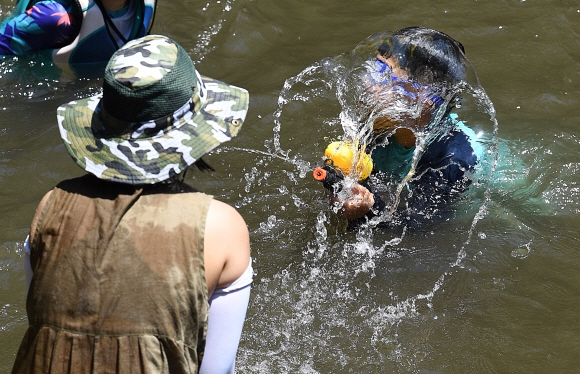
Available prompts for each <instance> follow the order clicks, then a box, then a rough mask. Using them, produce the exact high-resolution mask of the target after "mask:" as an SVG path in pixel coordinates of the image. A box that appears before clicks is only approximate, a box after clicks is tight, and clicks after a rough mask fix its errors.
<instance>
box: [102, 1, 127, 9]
mask: <svg viewBox="0 0 580 374" xmlns="http://www.w3.org/2000/svg"><path fill="white" fill-rule="evenodd" d="M101 1H102V3H103V6H104V7H105V9H107V10H109V11H111V12H115V11H117V10H120V9H123V7H124V6H125V5H127V2H128V0H101Z"/></svg>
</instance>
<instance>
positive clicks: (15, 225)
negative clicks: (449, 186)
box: [0, 0, 580, 373]
mask: <svg viewBox="0 0 580 374" xmlns="http://www.w3.org/2000/svg"><path fill="white" fill-rule="evenodd" d="M13 6H14V3H13V2H12V1H9V0H0V11H1V12H2V16H5V14H6V13H7V12H9V11H10V9H12V7H13ZM579 23H580V5H579V4H578V2H576V1H569V0H544V1H541V2H540V1H535V0H487V1H482V0H469V1H461V2H458V1H450V0H441V1H438V2H432V1H425V0H418V1H415V2H408V1H401V0H392V1H389V2H384V1H371V0H361V1H358V2H352V1H344V0H335V1H323V0H309V1H300V0H289V1H268V0H226V1H224V0H221V1H211V2H197V1H187V0H174V1H171V2H169V1H161V3H160V4H159V7H158V15H157V17H156V22H155V25H154V27H153V32H154V33H158V34H165V35H168V36H170V37H172V38H174V39H175V40H177V41H178V42H179V43H180V44H181V45H182V46H184V48H185V49H186V50H187V51H188V52H189V53H190V55H191V57H192V59H193V60H194V62H196V67H197V68H198V70H199V71H200V72H201V73H202V74H204V75H208V76H211V77H214V78H218V79H221V80H224V81H226V82H229V83H232V84H236V85H238V86H241V87H244V88H246V89H248V90H249V91H250V97H251V102H250V111H249V113H248V117H247V119H246V122H245V124H244V128H243V129H242V131H241V134H240V135H239V137H238V138H236V139H234V140H233V141H232V142H230V143H227V144H225V145H224V146H222V147H221V148H220V149H219V150H218V151H216V152H214V153H213V154H211V155H210V156H208V157H207V161H208V162H209V163H210V164H211V165H212V166H214V167H215V168H216V169H217V172H215V173H213V174H201V173H196V172H194V173H190V174H191V175H190V176H189V182H190V183H192V184H193V185H195V186H196V187H197V188H199V189H201V190H203V191H205V192H207V193H210V194H212V195H214V196H216V197H217V198H219V199H221V200H223V201H225V202H227V203H229V204H232V205H234V206H236V207H237V208H238V209H239V211H240V212H241V214H242V215H243V216H244V217H245V219H246V222H247V224H248V226H249V229H250V232H251V241H252V256H253V258H254V268H255V270H256V275H255V278H254V286H253V290H252V297H251V301H250V307H249V310H248V315H247V320H246V324H245V328H244V333H243V336H242V340H241V343H240V349H239V352H238V361H237V372H239V373H508V372H510V373H530V372H534V373H544V372H555V373H573V372H577V370H578V366H579V365H580V339H579V336H580V322H579V320H578V317H577V315H578V311H579V310H580V272H579V271H578V268H579V266H580V252H579V251H578V249H579V247H580V246H579V234H578V227H580V218H579V217H578V212H579V211H580V175H579V169H580V144H579V143H580V138H579V136H580V129H579V126H578V125H579V124H580V109H579V107H580V35H579V34H580V31H579V28H578V24H579ZM415 25H418V26H425V27H430V28H434V29H437V30H440V31H443V32H445V33H447V34H449V35H451V36H452V37H454V38H455V39H457V40H459V41H461V43H462V44H463V45H464V46H465V49H466V54H467V57H468V58H469V60H470V62H471V63H472V65H473V66H474V68H475V70H476V72H477V75H478V77H479V84H480V85H481V87H483V90H484V92H483V93H484V94H487V98H488V99H489V102H487V101H486V103H487V107H486V106H485V105H484V106H483V107H482V106H479V107H478V106H477V105H476V104H477V100H475V99H473V100H471V101H469V100H468V101H467V102H466V105H464V108H462V109H463V114H461V113H460V114H461V115H462V116H463V118H464V119H467V124H468V125H469V126H471V127H472V128H474V129H476V130H481V131H483V132H485V133H486V134H487V136H488V137H489V143H488V144H489V155H490V160H492V161H491V162H490V167H491V169H490V171H488V172H487V174H485V175H484V178H482V180H481V181H480V182H478V183H476V184H475V185H474V187H473V191H472V193H470V194H468V195H466V196H467V197H466V198H464V199H463V200H462V201H461V202H459V203H458V205H457V207H456V211H455V214H454V215H453V216H452V217H449V218H448V219H446V220H443V221H442V222H437V223H436V224H433V225H427V226H425V227H422V228H419V229H406V228H405V225H399V226H396V227H393V228H390V229H377V228H358V229H354V230H348V229H347V227H346V224H345V222H343V221H341V220H339V219H338V218H336V217H335V215H334V214H333V213H332V212H331V211H330V210H329V208H328V204H327V201H326V199H325V197H324V193H323V191H322V188H321V187H320V185H319V183H318V182H316V181H314V179H313V178H312V177H311V171H312V169H313V168H314V167H316V166H318V165H319V164H320V162H321V155H322V152H323V150H324V148H325V146H326V144H328V142H329V141H331V140H334V139H336V138H337V137H339V136H340V135H341V134H342V133H343V132H344V126H345V122H348V121H347V118H346V117H345V115H344V114H345V112H348V108H345V105H344V103H345V101H343V100H342V101H341V100H339V99H341V98H343V96H341V95H342V94H343V93H344V91H342V90H343V88H341V82H343V80H342V78H341V75H340V72H341V71H342V70H341V69H340V67H341V66H342V65H341V64H342V61H345V60H348V56H349V55H348V54H349V53H350V52H351V51H353V49H354V48H355V47H356V46H357V45H358V44H359V43H360V42H362V41H364V40H365V39H366V38H367V37H369V35H372V34H375V33H377V32H383V31H387V30H396V29H399V28H403V27H406V26H415ZM328 64H330V69H327V70H326V71H325V72H324V73H320V70H319V69H320V66H327V67H328V66H329V65H328ZM332 64H338V65H332ZM333 68H337V69H335V70H332V69H333ZM317 69H318V70H317ZM42 71H43V67H41V66H38V64H35V63H34V62H33V61H27V60H26V58H21V59H19V61H15V60H14V59H7V60H4V61H2V62H1V64H0V75H1V76H2V77H1V78H0V211H1V212H2V214H0V243H1V246H0V347H1V349H0V372H2V373H4V372H8V371H9V369H10V367H11V364H12V362H13V360H14V355H15V352H16V350H17V349H18V345H19V342H20V339H21V338H22V335H23V334H24V331H25V329H26V325H27V321H26V311H25V300H26V295H25V286H24V275H23V265H22V257H23V248H22V240H23V239H24V237H25V236H26V234H27V232H28V226H29V224H30V219H31V217H32V215H33V213H34V209H35V207H36V205H37V204H38V201H39V200H40V198H41V197H42V195H43V194H44V193H45V192H46V191H48V190H49V189H50V188H52V187H53V186H54V185H55V184H56V183H57V182H58V181H60V180H62V179H65V178H69V177H73V176H77V175H81V174H82V170H81V169H79V168H78V167H77V166H76V165H75V164H74V162H72V160H71V159H70V157H69V156H68V154H67V153H66V151H65V149H64V147H63V145H62V142H61V140H60V137H59V134H58V130H57V126H56V116H55V111H56V108H57V107H58V106H59V105H60V104H62V103H65V102H68V101H71V100H73V99H75V98H79V97H86V96H89V95H93V94H95V93H97V92H99V90H100V86H101V83H102V82H101V80H100V79H98V78H97V79H95V78H93V79H81V80H74V79H70V78H67V77H54V76H50V77H49V76H42ZM333 71H337V74H333V73H332V72H333ZM487 98H486V100H487ZM346 102H348V100H347V101H346ZM341 104H343V105H341ZM482 108H483V109H482ZM494 111H495V112H494ZM494 113H495V115H494ZM495 121H497V122H495ZM498 149H499V152H497V150H498ZM224 233H227V228H224Z"/></svg>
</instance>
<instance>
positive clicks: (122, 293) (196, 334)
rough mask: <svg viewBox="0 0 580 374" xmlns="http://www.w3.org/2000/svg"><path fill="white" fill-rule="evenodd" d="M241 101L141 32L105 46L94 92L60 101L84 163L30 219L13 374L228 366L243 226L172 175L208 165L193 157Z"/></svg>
mask: <svg viewBox="0 0 580 374" xmlns="http://www.w3.org/2000/svg"><path fill="white" fill-rule="evenodd" d="M248 104H249V98H248V92H247V91H246V90H244V89H242V88H238V87H235V86H231V85H228V84H226V83H223V82H220V81H217V80H214V79H211V78H208V77H204V76H201V75H200V74H199V73H198V72H197V71H196V69H195V67H194V64H193V62H192V60H191V59H190V57H189V56H188V55H187V53H186V52H185V50H184V49H183V48H182V47H181V46H180V45H178V44H177V43H176V42H174V41H172V40H171V39H169V38H167V37H165V36H159V35H149V36H145V37H143V38H139V39H136V40H133V41H131V42H129V43H127V44H125V45H124V46H123V47H121V48H120V49H119V50H118V51H117V52H115V53H114V55H113V56H112V58H111V60H110V61H109V63H108V64H107V67H106V69H105V75H104V83H103V92H102V94H99V95H96V96H93V97H89V98H86V99H80V100H76V101H73V102H71V103H69V104H65V105H63V106H61V107H59V108H58V111H57V118H58V126H59V129H60V134H61V136H62V139H63V141H64V144H65V147H66V149H67V150H68V152H69V153H70V155H71V156H72V158H73V160H74V161H75V162H76V163H77V164H78V165H79V166H80V167H81V168H83V169H84V170H85V171H86V172H88V173H87V174H85V175H84V176H81V177H77V178H73V179H70V180H65V181H63V182H61V183H59V184H58V185H57V186H56V187H55V188H54V189H53V190H51V191H50V192H48V193H47V194H46V195H45V196H44V198H43V199H42V200H41V202H40V204H39V206H38V208H37V210H36V213H35V216H34V218H33V220H32V224H31V229H30V234H29V237H28V238H27V240H26V245H25V247H26V248H27V252H29V255H28V256H29V257H27V258H28V264H27V265H26V268H27V269H28V271H27V273H28V275H27V280H28V282H29V285H28V297H27V305H26V307H27V308H26V309H27V315H28V321H29V327H28V330H27V332H26V335H25V336H24V338H23V340H22V343H21V345H20V348H19V351H18V353H17V356H16V360H15V363H14V366H13V370H12V373H33V372H34V373H75V374H78V373H89V372H90V373H171V374H173V373H197V372H198V370H199V371H200V372H201V373H204V374H208V373H212V374H220V373H233V372H234V364H235V358H236V352H237V348H238V344H239V340H240V337H241V333H242V327H243V323H244V320H245V314H246V310H247V307H248V302H249V297H250V284H251V282H252V277H253V270H252V266H251V258H250V241H249V234H248V229H247V226H246V224H245V222H244V219H243V218H242V217H241V215H240V214H239V213H238V212H237V211H236V210H235V209H234V208H233V207H231V206H229V205H227V204H225V203H223V202H220V201H218V200H215V199H213V198H212V197H211V196H209V195H206V194H204V193H201V192H198V191H196V190H195V189H194V188H193V187H191V186H189V185H188V184H186V183H185V182H184V180H183V178H184V174H185V171H186V170H187V169H188V168H189V167H190V166H191V165H195V166H197V167H198V168H199V169H201V170H213V169H212V168H211V167H210V166H209V165H208V164H207V163H205V162H204V160H203V159H202V158H201V157H202V156H203V155H205V154H206V153H208V152H210V151H211V150H212V149H214V148H215V147H217V146H218V145H219V144H220V143H222V142H225V141H228V140H230V139H231V138H232V137H234V136H236V135H237V134H238V131H239V130H240V128H241V126H242V124H243V121H244V119H245V116H246V113H247V109H248ZM208 316H209V317H208Z"/></svg>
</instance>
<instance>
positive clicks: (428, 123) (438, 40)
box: [327, 27, 482, 221]
mask: <svg viewBox="0 0 580 374" xmlns="http://www.w3.org/2000/svg"><path fill="white" fill-rule="evenodd" d="M464 53H465V51H464V48H463V45H461V43H459V42H457V41H456V40H454V39H452V38H451V37H450V36H448V35H446V34H444V33H442V32H439V31H436V30H432V29H428V28H423V27H408V28H404V29H401V30H398V31H396V32H394V33H393V34H392V35H391V36H390V37H388V38H387V39H385V40H384V41H383V43H382V44H381V45H380V46H379V48H378V51H377V52H376V57H375V58H374V59H373V60H371V61H368V63H367V66H366V68H367V69H366V74H365V76H364V86H365V89H366V95H367V98H369V99H368V100H367V101H368V102H369V103H370V104H369V105H368V107H367V108H368V113H369V114H368V115H367V116H366V117H365V118H366V119H365V120H369V119H370V121H372V123H373V129H372V131H373V134H372V141H371V144H370V145H369V146H367V148H366V151H367V152H370V155H371V158H372V161H373V164H374V169H373V176H374V179H375V181H377V180H378V181H379V183H391V184H392V183H401V181H404V184H406V185H407V186H408V188H409V190H411V191H412V193H411V194H410V196H409V198H408V199H407V200H406V204H409V206H410V207H411V209H413V211H414V212H419V213H420V214H422V213H424V211H423V210H422V209H424V208H427V207H437V206H439V207H440V206H441V205H442V204H445V203H447V202H449V201H451V200H453V198H455V197H456V196H458V195H459V194H460V193H462V192H463V191H465V190H466V189H467V187H468V186H469V184H470V183H471V179H470V176H469V174H470V173H471V172H473V171H474V168H475V165H476V163H477V161H478V154H481V152H482V146H481V145H479V144H478V143H477V136H476V135H475V132H474V131H473V130H471V129H469V128H468V127H466V126H465V125H464V124H463V123H462V122H461V121H459V120H458V117H457V115H456V114H454V113H452V109H453V108H454V107H455V106H456V104H457V103H458V102H459V100H460V98H459V97H457V93H456V88H455V87H456V86H457V85H458V84H460V83H461V82H465V81H466V75H467V70H466V69H467V59H466V58H465V54H464ZM438 129H439V130H440V129H447V130H446V131H442V132H441V133H443V134H444V136H437V137H435V139H434V140H432V141H431V142H429V143H428V144H426V149H425V151H424V153H423V154H422V155H421V158H420V159H419V161H418V163H417V165H416V168H415V170H411V166H412V161H413V155H414V153H415V147H416V142H417V137H416V133H417V132H423V131H438ZM371 179H372V178H371ZM376 189H377V188H376V183H375V186H373V185H372V184H366V185H363V184H359V183H357V184H355V185H354V187H353V188H352V195H351V196H350V197H349V198H348V199H346V200H345V201H341V200H340V199H339V198H338V197H337V196H336V195H335V194H333V193H332V192H331V191H328V192H327V193H328V194H329V196H330V198H331V202H333V203H334V204H339V206H340V209H339V210H338V214H339V215H340V216H342V217H344V218H347V219H348V220H350V221H357V220H360V219H368V218H372V217H374V216H376V215H379V214H381V213H382V212H383V211H384V210H385V209H392V210H393V211H398V212H399V213H400V212H401V211H403V210H405V207H404V206H403V204H396V205H395V207H389V206H388V205H387V204H386V203H385V202H384V200H383V198H382V197H381V194H380V193H379V192H378V191H376ZM401 201H402V200H401ZM419 207H420V208H419ZM412 215H413V213H411V214H409V216H412Z"/></svg>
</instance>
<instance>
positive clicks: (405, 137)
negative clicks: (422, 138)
mask: <svg viewBox="0 0 580 374" xmlns="http://www.w3.org/2000/svg"><path fill="white" fill-rule="evenodd" d="M393 140H394V141H396V142H397V143H399V144H400V145H402V146H403V147H405V148H411V147H414V146H415V141H416V140H417V138H415V134H414V133H413V131H411V130H410V129H406V128H399V129H397V130H396V131H395V133H394V134H393Z"/></svg>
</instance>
